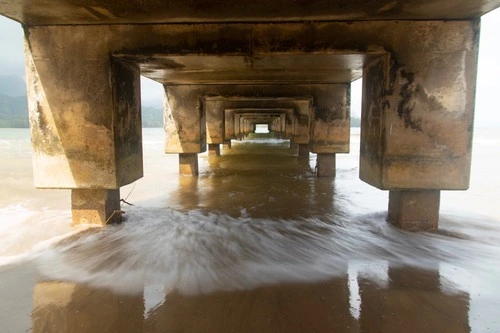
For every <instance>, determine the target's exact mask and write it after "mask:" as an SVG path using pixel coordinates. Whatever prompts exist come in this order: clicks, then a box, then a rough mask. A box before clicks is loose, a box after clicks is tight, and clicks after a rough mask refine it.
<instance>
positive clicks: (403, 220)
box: [388, 190, 441, 231]
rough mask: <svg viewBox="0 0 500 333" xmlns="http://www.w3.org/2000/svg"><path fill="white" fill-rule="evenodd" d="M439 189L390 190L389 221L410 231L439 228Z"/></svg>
mask: <svg viewBox="0 0 500 333" xmlns="http://www.w3.org/2000/svg"><path fill="white" fill-rule="evenodd" d="M440 193H441V192H440V191H439V190H404V191H389V217H388V219H389V222H391V223H392V224H394V225H395V226H397V227H400V228H401V229H404V230H409V231H419V230H422V231H433V230H436V229H437V228H438V221H439V202H440Z"/></svg>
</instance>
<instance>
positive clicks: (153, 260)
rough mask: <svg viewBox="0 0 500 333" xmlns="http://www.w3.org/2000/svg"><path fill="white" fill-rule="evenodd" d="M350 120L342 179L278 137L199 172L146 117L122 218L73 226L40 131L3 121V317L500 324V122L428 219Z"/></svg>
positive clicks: (199, 326) (131, 325)
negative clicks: (34, 172) (40, 177)
mask: <svg viewBox="0 0 500 333" xmlns="http://www.w3.org/2000/svg"><path fill="white" fill-rule="evenodd" d="M353 132H354V134H353V136H352V139H351V143H352V147H351V154H349V155H338V156H337V168H338V170H337V177H336V178H335V180H332V179H325V178H322V179H318V178H316V177H315V176H314V173H313V170H314V166H315V155H314V154H311V156H310V159H309V160H308V159H305V160H304V159H301V158H298V157H297V156H295V155H296V152H295V151H293V150H291V149H289V143H288V142H287V141H282V140H277V139H265V140H254V141H243V142H236V143H234V144H233V149H231V150H223V155H222V156H220V157H208V156H207V155H206V154H202V155H200V176H199V177H198V178H190V177H179V176H178V175H177V167H178V165H177V157H176V156H165V155H164V154H163V153H162V151H163V147H162V145H163V136H162V132H161V129H146V130H144V142H143V145H144V155H145V156H144V160H145V177H144V178H143V179H141V180H139V181H138V182H136V183H135V184H132V185H129V186H126V187H124V188H122V190H121V194H122V195H121V196H122V198H126V199H127V201H128V202H130V203H132V204H134V206H127V205H124V206H123V209H124V210H125V211H126V214H125V216H126V221H125V223H123V224H121V225H117V226H109V227H106V228H104V229H96V228H90V227H87V228H86V227H80V228H79V229H75V228H72V227H70V226H69V221H70V212H69V191H57V190H55V191H51V190H34V189H33V188H32V176H31V162H30V154H31V150H30V146H29V137H28V134H27V131H25V130H0V152H1V153H2V156H4V160H3V162H2V164H1V166H0V188H1V190H0V265H1V266H0V299H1V300H2V302H1V303H0V332H26V331H32V332H486V331H491V332H499V331H500V320H499V319H498V313H500V286H499V284H498V281H499V279H500V245H499V244H500V210H499V209H498V207H497V201H498V198H499V197H500V195H499V194H500V190H499V188H500V187H499V185H500V181H499V177H498V176H497V175H496V170H498V169H499V167H500V159H499V157H498V156H497V153H498V151H500V150H499V148H500V135H499V134H497V133H496V132H495V131H486V130H481V131H476V137H475V145H474V157H473V171H472V184H471V189H470V190H469V191H467V192H442V210H441V221H440V231H439V232H438V233H436V234H428V233H416V234H415V233H407V232H403V231H400V230H398V229H395V228H393V227H392V226H391V225H389V224H387V223H386V222H385V214H386V209H387V193H386V192H383V191H379V190H377V189H374V188H372V187H370V186H368V185H366V184H364V183H362V182H361V181H360V180H359V179H358V159H359V153H358V151H359V131H356V129H354V130H353Z"/></svg>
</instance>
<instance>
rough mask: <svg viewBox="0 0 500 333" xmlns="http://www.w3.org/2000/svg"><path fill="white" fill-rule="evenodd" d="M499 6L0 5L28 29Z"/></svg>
mask: <svg viewBox="0 0 500 333" xmlns="http://www.w3.org/2000/svg"><path fill="white" fill-rule="evenodd" d="M498 6H500V2H499V1H497V0H475V1H458V0H412V1H404V2H400V1H391V0H373V1H369V2H366V1H346V0H333V1H329V2H325V1H321V0H308V1H289V2H286V3H283V2H276V1H266V0H241V1H231V0H211V1H207V2H201V1H196V0H183V1H181V0H173V1H168V2H165V1H162V0H149V1H147V2H146V1H143V0H128V1H127V3H126V4H124V3H123V1H121V0H107V1H93V0H80V1H70V0H51V1H33V0H31V1H30V0H1V1H0V13H1V14H2V15H5V16H8V17H11V18H14V19H16V20H17V21H19V22H23V23H25V24H29V25H55V24H63V25H73V24H119V23H127V24H131V23H142V24H143V23H169V22H175V23H184V22H245V21H246V22H259V21H274V22H283V21H300V22H307V21H315V20H318V21H328V20H331V21H340V20H345V21H354V20H360V21H366V20H387V19H399V20H441V19H448V20H457V19H470V18H477V17H479V16H481V15H483V14H484V13H486V12H488V11H490V10H492V9H494V8H496V7H498Z"/></svg>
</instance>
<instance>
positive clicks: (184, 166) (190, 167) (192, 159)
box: [179, 153, 198, 176]
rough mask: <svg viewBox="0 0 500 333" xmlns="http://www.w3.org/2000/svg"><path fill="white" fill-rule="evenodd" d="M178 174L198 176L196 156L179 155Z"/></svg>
mask: <svg viewBox="0 0 500 333" xmlns="http://www.w3.org/2000/svg"><path fill="white" fill-rule="evenodd" d="M179 174H180V175H182V176H198V154H189V153H182V154H179Z"/></svg>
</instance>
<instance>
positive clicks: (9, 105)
mask: <svg viewBox="0 0 500 333" xmlns="http://www.w3.org/2000/svg"><path fill="white" fill-rule="evenodd" d="M0 127H11V128H22V127H28V100H27V98H26V96H20V97H11V96H6V95H2V94H0Z"/></svg>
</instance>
